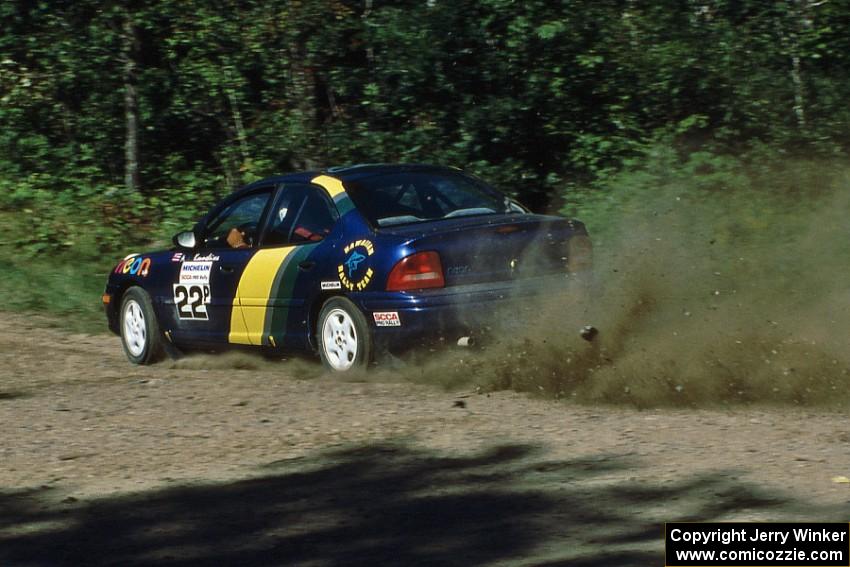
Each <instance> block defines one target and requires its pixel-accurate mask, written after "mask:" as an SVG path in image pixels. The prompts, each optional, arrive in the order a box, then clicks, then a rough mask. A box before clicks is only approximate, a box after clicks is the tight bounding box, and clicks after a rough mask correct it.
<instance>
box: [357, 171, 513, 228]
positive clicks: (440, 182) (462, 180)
mask: <svg viewBox="0 0 850 567" xmlns="http://www.w3.org/2000/svg"><path fill="white" fill-rule="evenodd" d="M346 189H347V192H348V194H349V195H350V196H351V199H352V200H353V201H354V204H355V205H356V206H357V209H358V210H359V211H360V212H361V213H362V214H363V215H364V216H365V217H366V218H367V219H368V220H369V222H371V223H372V224H373V225H374V226H379V227H382V226H393V225H399V224H410V223H417V222H425V221H431V220H438V219H448V218H455V217H463V216H472V215H492V214H496V213H506V212H522V209H521V208H519V207H517V206H516V205H515V204H514V203H513V202H512V201H510V199H507V198H506V197H504V196H501V195H499V194H498V193H497V192H495V191H494V190H492V189H490V188H488V187H486V186H484V185H482V184H480V183H478V182H476V181H475V180H473V179H470V178H468V177H466V176H463V175H459V174H453V173H447V172H421V171H420V172H403V173H394V174H388V175H376V176H372V177H367V178H365V179H361V180H359V181H356V182H352V183H347V184H346Z"/></svg>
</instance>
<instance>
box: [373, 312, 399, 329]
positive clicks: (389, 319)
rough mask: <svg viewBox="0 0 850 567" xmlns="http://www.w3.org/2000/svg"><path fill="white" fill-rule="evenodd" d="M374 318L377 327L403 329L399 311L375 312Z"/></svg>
mask: <svg viewBox="0 0 850 567" xmlns="http://www.w3.org/2000/svg"><path fill="white" fill-rule="evenodd" d="M372 317H374V319H375V326H376V327H401V319H399V317H398V311H375V312H374V313H372Z"/></svg>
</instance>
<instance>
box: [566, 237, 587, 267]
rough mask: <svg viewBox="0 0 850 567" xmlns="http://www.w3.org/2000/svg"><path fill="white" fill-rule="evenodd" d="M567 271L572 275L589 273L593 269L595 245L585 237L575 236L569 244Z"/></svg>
mask: <svg viewBox="0 0 850 567" xmlns="http://www.w3.org/2000/svg"><path fill="white" fill-rule="evenodd" d="M567 247H568V252H567V270H568V271H569V272H570V273H571V274H579V273H582V272H588V271H590V269H591V268H593V244H591V242H590V238H588V237H587V236H583V235H578V236H573V237H571V238H570V239H569V241H568V242H567Z"/></svg>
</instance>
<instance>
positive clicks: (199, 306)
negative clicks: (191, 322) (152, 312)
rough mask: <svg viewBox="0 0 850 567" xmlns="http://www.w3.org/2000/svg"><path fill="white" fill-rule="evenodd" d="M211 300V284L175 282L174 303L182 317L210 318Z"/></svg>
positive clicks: (179, 316) (202, 319) (178, 315)
mask: <svg viewBox="0 0 850 567" xmlns="http://www.w3.org/2000/svg"><path fill="white" fill-rule="evenodd" d="M209 302H210V286H209V285H197V284H183V283H179V284H174V305H175V306H176V307H177V317H178V318H180V319H195V320H200V321H206V320H207V319H209V314H208V313H207V305H209Z"/></svg>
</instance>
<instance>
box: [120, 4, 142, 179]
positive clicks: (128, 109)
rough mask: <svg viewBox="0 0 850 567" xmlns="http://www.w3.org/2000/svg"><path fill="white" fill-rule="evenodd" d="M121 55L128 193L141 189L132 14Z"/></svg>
mask: <svg viewBox="0 0 850 567" xmlns="http://www.w3.org/2000/svg"><path fill="white" fill-rule="evenodd" d="M121 40H122V50H121V55H122V59H123V63H124V121H125V124H126V137H125V139H124V186H125V188H126V190H127V192H128V193H137V192H138V191H139V100H138V93H137V90H136V85H137V80H138V77H137V63H136V58H137V55H138V51H139V40H138V35H137V33H136V26H135V24H134V23H133V19H132V16H131V15H130V14H127V15H126V16H125V19H124V25H123V33H122V38H121Z"/></svg>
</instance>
